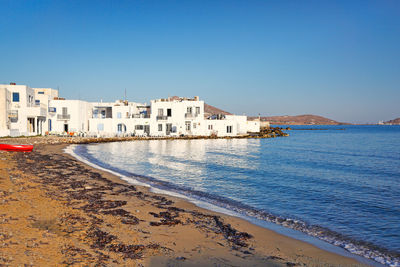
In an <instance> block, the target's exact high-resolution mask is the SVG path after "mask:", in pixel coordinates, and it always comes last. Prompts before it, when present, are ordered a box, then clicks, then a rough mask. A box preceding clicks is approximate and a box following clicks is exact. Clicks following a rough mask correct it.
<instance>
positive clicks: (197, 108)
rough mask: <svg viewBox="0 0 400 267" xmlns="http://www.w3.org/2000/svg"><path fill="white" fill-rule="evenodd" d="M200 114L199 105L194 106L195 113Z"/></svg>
mask: <svg viewBox="0 0 400 267" xmlns="http://www.w3.org/2000/svg"><path fill="white" fill-rule="evenodd" d="M199 114H200V107H196V115H199Z"/></svg>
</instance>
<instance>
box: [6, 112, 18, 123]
mask: <svg viewBox="0 0 400 267" xmlns="http://www.w3.org/2000/svg"><path fill="white" fill-rule="evenodd" d="M8 117H9V118H10V121H11V122H18V110H11V111H10V113H9V115H8Z"/></svg>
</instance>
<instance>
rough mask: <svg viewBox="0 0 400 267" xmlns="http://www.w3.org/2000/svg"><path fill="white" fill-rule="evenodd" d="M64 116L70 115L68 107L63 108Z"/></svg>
mask: <svg viewBox="0 0 400 267" xmlns="http://www.w3.org/2000/svg"><path fill="white" fill-rule="evenodd" d="M62 114H63V115H67V114H68V109H67V108H66V107H63V108H62Z"/></svg>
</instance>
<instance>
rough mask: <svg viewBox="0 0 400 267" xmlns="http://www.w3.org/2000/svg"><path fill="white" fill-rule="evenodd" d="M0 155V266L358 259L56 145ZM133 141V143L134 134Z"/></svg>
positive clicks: (340, 262)
mask: <svg viewBox="0 0 400 267" xmlns="http://www.w3.org/2000/svg"><path fill="white" fill-rule="evenodd" d="M92 141H93V140H86V139H79V138H50V137H35V138H18V139H1V141H0V143H33V144H34V145H35V147H34V151H33V152H30V153H15V152H4V151H2V152H0V201H1V205H0V265H6V266H8V265H9V266H20V265H21V266H23V265H25V266H67V265H68V266H92V265H100V266H344V265H345V266H362V264H360V263H358V262H357V261H356V260H354V259H351V258H347V257H343V256H340V255H337V254H334V253H330V252H327V251H324V250H321V249H319V248H317V247H315V246H313V245H310V244H308V243H305V242H301V241H298V240H295V239H292V238H289V237H286V236H283V235H280V234H278V233H275V232H273V231H271V230H268V229H265V228H262V227H258V226H256V225H253V224H251V223H249V222H247V221H245V220H243V219H240V218H236V217H232V216H227V215H224V214H219V213H216V212H212V211H209V210H205V209H202V208H199V207H197V206H195V205H194V204H192V203H189V202H187V201H184V200H182V199H179V198H174V197H171V196H165V195H160V194H155V193H152V192H150V191H149V189H148V188H147V187H141V186H136V185H135V186H134V185H130V184H128V183H126V182H125V181H123V180H121V179H119V177H117V176H114V175H112V174H110V173H108V172H104V171H101V170H98V169H94V168H92V167H90V166H88V165H86V164H84V163H82V162H80V161H78V160H76V159H75V158H73V157H72V156H70V155H68V154H66V153H64V152H63V149H64V148H65V147H66V146H68V144H69V143H87V142H92ZM138 142H139V141H138Z"/></svg>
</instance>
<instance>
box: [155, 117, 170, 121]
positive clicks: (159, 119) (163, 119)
mask: <svg viewBox="0 0 400 267" xmlns="http://www.w3.org/2000/svg"><path fill="white" fill-rule="evenodd" d="M156 118H157V120H158V121H166V120H167V119H168V116H157V117H156Z"/></svg>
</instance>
